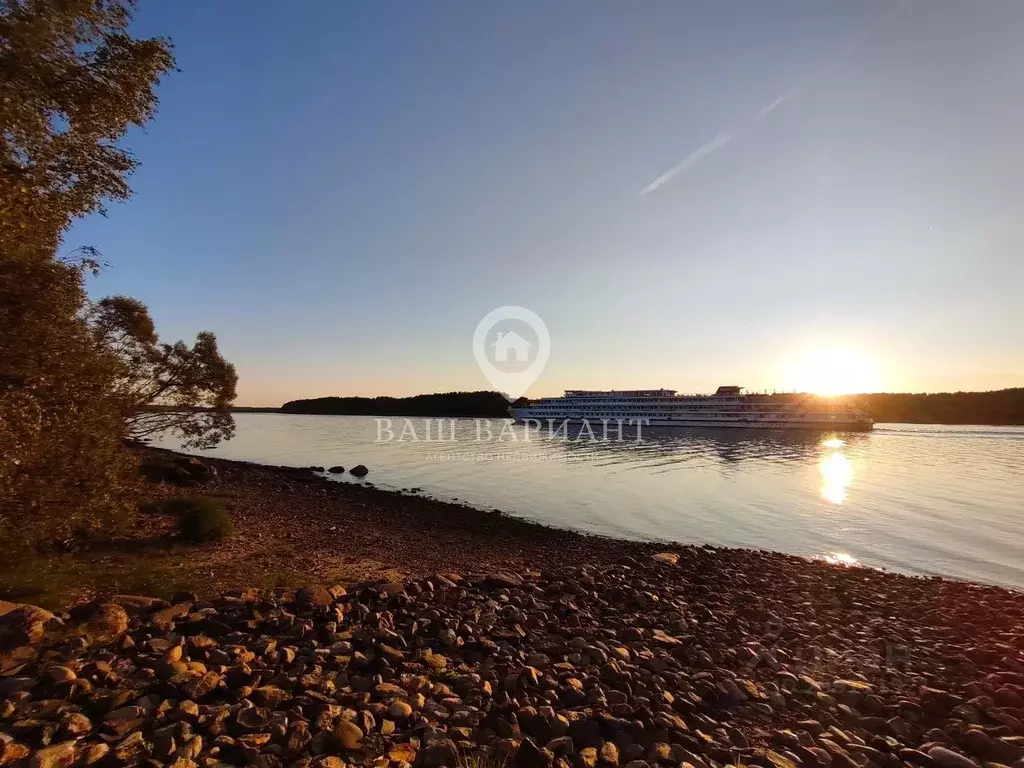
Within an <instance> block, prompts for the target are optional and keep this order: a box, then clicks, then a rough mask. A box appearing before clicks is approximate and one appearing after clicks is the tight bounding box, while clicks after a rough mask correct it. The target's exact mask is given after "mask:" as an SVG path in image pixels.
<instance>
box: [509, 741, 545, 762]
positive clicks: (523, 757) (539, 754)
mask: <svg viewBox="0 0 1024 768" xmlns="http://www.w3.org/2000/svg"><path fill="white" fill-rule="evenodd" d="M553 759H554V756H553V755H552V754H551V753H550V752H548V751H547V750H545V749H541V748H540V747H538V746H537V744H536V743H535V742H534V741H533V740H532V739H523V742H522V743H521V744H520V745H519V749H517V750H516V754H515V759H514V762H515V764H516V765H517V766H519V768H548V767H549V766H550V765H551V763H552V760H553Z"/></svg>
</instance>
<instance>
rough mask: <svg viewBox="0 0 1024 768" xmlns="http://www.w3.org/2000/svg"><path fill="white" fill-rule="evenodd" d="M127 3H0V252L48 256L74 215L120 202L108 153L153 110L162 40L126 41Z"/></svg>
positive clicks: (128, 158)
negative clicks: (107, 201) (108, 203)
mask: <svg viewBox="0 0 1024 768" xmlns="http://www.w3.org/2000/svg"><path fill="white" fill-rule="evenodd" d="M134 6H135V3H134V0H57V1H55V0H0V253H2V254H3V256H4V258H12V257H14V256H18V257H22V258H25V257H30V258H39V259H49V258H52V257H53V255H54V252H55V250H56V248H57V246H58V244H59V240H60V236H61V234H62V233H63V231H64V230H65V229H66V228H67V226H68V225H69V224H70V223H71V221H72V220H74V219H75V218H77V217H80V216H84V215H86V214H88V213H92V212H94V211H102V205H103V201H104V200H125V199H127V198H128V196H129V194H130V190H129V187H128V182H127V176H128V174H129V173H131V171H132V170H134V168H135V167H136V165H137V161H136V160H135V158H134V157H133V156H132V155H131V153H130V152H128V151H127V150H126V149H123V148H121V147H118V146H117V144H116V142H117V141H118V140H120V139H121V138H122V137H123V136H124V135H125V133H126V132H127V130H128V128H129V127H130V126H132V125H136V126H141V125H143V124H144V123H146V122H147V121H148V120H149V119H150V118H151V117H152V116H153V113H154V111H155V109H156V105H157V98H156V93H155V91H154V88H155V86H156V84H157V82H158V81H159V79H160V77H161V75H163V74H165V73H167V72H169V71H171V70H172V69H173V68H174V58H173V56H172V54H171V48H170V44H169V43H168V42H167V41H166V40H163V39H160V38H154V39H150V40H136V39H134V38H132V37H131V35H130V34H129V32H128V27H129V24H130V22H131V18H132V10H133V8H134Z"/></svg>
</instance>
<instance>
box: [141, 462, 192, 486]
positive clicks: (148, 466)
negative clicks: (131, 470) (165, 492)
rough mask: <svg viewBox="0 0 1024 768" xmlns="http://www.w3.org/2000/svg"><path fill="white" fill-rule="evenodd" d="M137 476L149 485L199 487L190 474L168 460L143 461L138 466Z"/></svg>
mask: <svg viewBox="0 0 1024 768" xmlns="http://www.w3.org/2000/svg"><path fill="white" fill-rule="evenodd" d="M139 476H140V477H141V478H143V479H144V480H146V481H147V482H150V483H168V484H169V485H177V486H180V487H183V488H187V487H190V486H197V485H199V481H198V480H197V479H196V478H194V477H193V476H192V473H191V472H189V471H188V470H187V469H186V468H185V467H180V466H178V465H177V464H175V463H174V462H173V461H170V460H168V459H144V460H143V461H142V462H141V463H140V464H139Z"/></svg>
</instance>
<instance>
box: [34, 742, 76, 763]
mask: <svg viewBox="0 0 1024 768" xmlns="http://www.w3.org/2000/svg"><path fill="white" fill-rule="evenodd" d="M74 763H75V742H74V741H64V742H61V743H60V744H54V745H52V746H49V747H43V748H42V749H37V750H36V751H35V752H34V753H32V757H31V759H30V760H29V763H28V764H29V766H31V768H65V767H66V766H71V765H74Z"/></svg>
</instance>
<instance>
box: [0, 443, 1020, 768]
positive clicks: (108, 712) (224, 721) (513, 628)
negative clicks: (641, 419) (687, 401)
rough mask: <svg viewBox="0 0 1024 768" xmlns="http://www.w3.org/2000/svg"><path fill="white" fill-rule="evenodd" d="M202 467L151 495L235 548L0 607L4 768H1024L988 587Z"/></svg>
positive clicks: (298, 472)
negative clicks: (185, 504)
mask: <svg viewBox="0 0 1024 768" xmlns="http://www.w3.org/2000/svg"><path fill="white" fill-rule="evenodd" d="M140 453H141V454H142V455H143V457H144V458H148V459H150V460H157V461H161V460H163V461H166V460H167V459H170V458H173V457H182V456H187V454H179V453H175V452H172V451H167V450H162V449H153V448H144V449H141V450H140ZM201 461H202V463H203V464H205V465H206V466H207V467H209V468H212V469H213V470H215V474H213V477H212V478H211V479H210V480H209V481H208V482H205V483H203V484H201V485H197V486H196V487H188V488H180V487H174V486H167V485H164V484H156V485H150V486H149V488H150V489H151V490H152V491H153V493H152V495H153V496H160V495H163V496H164V497H171V496H187V495H208V496H214V497H217V498H220V499H222V500H224V501H225V502H227V504H228V507H229V512H230V514H231V516H232V518H233V519H234V522H235V533H234V535H233V536H231V537H229V538H227V539H225V540H223V541H220V542H215V543H211V544H205V545H188V546H182V545H181V544H180V543H175V542H174V540H173V537H171V536H169V533H168V531H169V526H170V525H172V521H170V520H169V519H163V518H162V517H161V516H160V515H148V516H144V517H143V518H142V521H141V525H140V526H138V527H137V529H136V530H135V531H134V533H133V537H134V538H132V537H129V538H128V539H126V540H125V541H126V542H131V541H136V542H141V544H140V546H139V547H138V549H136V550H131V548H130V547H129V548H128V549H124V550H121V553H122V554H124V553H125V552H129V551H131V552H132V556H133V557H135V558H136V560H138V561H139V565H140V566H141V567H142V568H144V569H145V570H146V572H147V574H148V575H150V576H151V577H153V578H152V580H151V581H150V582H146V583H148V584H149V585H151V586H152V589H149V588H143V589H141V590H138V589H136V588H135V587H134V586H130V585H125V584H123V583H117V584H116V585H115V586H114V587H113V588H112V587H111V586H110V585H109V584H107V585H105V586H103V585H101V586H99V587H97V588H94V589H92V591H91V592H90V591H89V590H85V591H83V592H80V593H79V594H77V595H76V596H75V597H76V599H74V600H71V601H69V602H77V603H78V604H77V605H75V606H74V607H72V608H71V609H70V610H69V611H67V612H57V613H50V612H48V611H46V610H43V609H40V608H36V607H34V606H32V605H24V604H22V605H13V604H10V603H8V604H4V603H0V758H2V761H0V764H3V765H7V764H15V765H22V764H24V765H71V764H76V765H91V764H101V765H115V766H121V765H124V766H127V765H136V764H142V763H145V762H146V761H154V762H149V763H147V764H162V765H173V766H174V767H175V768H196V766H211V767H212V766H218V765H239V766H241V765H257V766H268V767H270V768H273V767H275V766H299V767H300V768H346V766H367V768H370V767H371V766H372V768H486V767H487V766H492V765H493V766H501V765H505V764H506V763H507V764H509V765H510V766H514V767H515V768H669V767H672V768H724V767H725V766H757V767H758V768H900V767H901V766H913V767H914V768H999V766H1004V765H1005V766H1010V767H1011V768H1022V767H1024V595H1020V594H1019V593H1015V592H1013V591H1011V590H1008V589H1005V588H1003V587H997V586H987V585H979V584H972V583H969V582H961V581H955V580H950V579H943V578H940V577H915V576H907V575H903V574H898V573H893V572H889V571H878V570H874V569H869V568H864V567H860V566H844V565H836V564H830V563H827V562H823V561H815V560H809V559H805V558H801V557H798V556H795V555H786V554H782V553H778V552H768V551H762V550H749V549H728V548H719V547H712V546H709V545H699V546H698V545H679V544H660V543H659V544H648V543H640V542H630V541H622V540H617V539H609V538H604V537H600V536H589V535H586V534H581V533H577V532H573V531H564V530H560V529H556V528H550V527H547V526H543V525H540V524H537V523H533V522H530V521H526V520H522V519H519V518H514V517H510V516H507V515H503V514H500V513H498V512H490V513H487V512H483V511H480V510H478V509H475V508H471V507H467V506H465V505H460V504H453V503H447V502H442V501H437V500H433V499H428V498H424V497H420V496H410V495H408V494H402V493H400V492H394V491H386V490H380V489H376V488H372V487H367V486H365V485H361V484H354V483H338V482H332V481H330V480H326V479H323V478H321V477H319V476H318V475H316V474H314V473H313V472H312V471H310V470H308V469H298V468H291V467H274V466H267V465H261V464H252V463H247V462H239V461H231V460H228V459H208V458H203V459H201ZM67 557H69V558H70V557H74V555H71V554H69V555H68V556H67ZM82 558H84V559H82V562H86V561H87V569H88V568H92V569H94V570H95V569H96V568H98V567H99V566H98V565H97V562H98V560H102V558H97V557H96V556H95V553H87V554H85V555H83V556H82ZM69 562H70V561H64V562H62V563H52V564H50V566H49V567H48V568H47V570H48V571H50V572H59V571H61V569H62V568H66V567H67V566H68V563H69ZM115 565H117V566H118V567H121V568H123V567H126V564H125V561H117V562H116V563H115ZM285 567H287V568H288V572H289V573H291V574H292V575H293V576H295V577H296V578H295V580H294V582H288V581H277V582H275V581H271V582H265V581H264V582H262V583H261V582H260V581H259V579H260V578H261V577H262V576H264V575H266V573H267V571H268V570H269V569H275V568H277V569H281V568H285ZM184 571H188V576H189V579H188V583H189V586H188V587H186V588H184V589H182V588H181V587H180V586H178V585H177V584H176V583H175V575H182V573H181V572H184ZM86 572H88V570H87V571H86ZM76 577H77V578H81V577H82V574H81V573H79V574H77V575H76ZM3 583H4V581H3V578H2V577H0V584H3ZM80 586H81V585H80ZM121 587H124V588H121ZM154 594H156V595H159V596H158V597H154V596H153V595H154ZM68 596H69V593H68V592H65V594H64V597H68ZM83 598H92V599H90V600H88V601H85V602H82V599H83ZM24 602H25V603H28V602H31V601H28V600H26V601H24Z"/></svg>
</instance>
